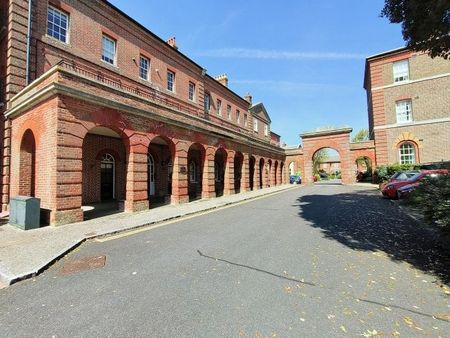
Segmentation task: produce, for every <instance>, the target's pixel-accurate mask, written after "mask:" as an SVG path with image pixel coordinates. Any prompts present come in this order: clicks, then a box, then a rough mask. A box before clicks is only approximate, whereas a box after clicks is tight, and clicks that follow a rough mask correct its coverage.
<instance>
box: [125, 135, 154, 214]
mask: <svg viewBox="0 0 450 338" xmlns="http://www.w3.org/2000/svg"><path fill="white" fill-rule="evenodd" d="M131 142H133V140H131V139H130V143H131ZM133 143H135V144H136V145H131V146H130V151H129V154H128V166H127V182H126V200H125V211H128V212H134V211H142V210H146V209H148V207H149V203H148V192H147V175H148V173H147V170H148V168H147V153H148V149H147V147H145V146H144V145H143V144H144V142H142V143H141V142H139V143H138V142H133Z"/></svg>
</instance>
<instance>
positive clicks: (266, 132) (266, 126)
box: [264, 124, 269, 136]
mask: <svg viewBox="0 0 450 338" xmlns="http://www.w3.org/2000/svg"><path fill="white" fill-rule="evenodd" d="M264 136H269V126H268V125H267V124H265V125H264Z"/></svg>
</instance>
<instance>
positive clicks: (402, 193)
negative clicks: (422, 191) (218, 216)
mask: <svg viewBox="0 0 450 338" xmlns="http://www.w3.org/2000/svg"><path fill="white" fill-rule="evenodd" d="M419 184H420V181H418V182H415V183H411V184H407V185H404V186H403V187H400V188H398V189H397V198H398V199H407V198H409V196H410V195H411V193H412V192H413V191H414V190H416V189H417V187H418V186H419Z"/></svg>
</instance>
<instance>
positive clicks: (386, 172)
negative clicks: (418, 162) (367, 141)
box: [375, 163, 415, 183]
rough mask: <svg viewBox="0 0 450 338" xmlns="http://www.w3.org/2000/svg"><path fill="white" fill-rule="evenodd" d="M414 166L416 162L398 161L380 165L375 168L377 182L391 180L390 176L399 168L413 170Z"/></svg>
mask: <svg viewBox="0 0 450 338" xmlns="http://www.w3.org/2000/svg"><path fill="white" fill-rule="evenodd" d="M414 168H415V165H414V164H398V163H394V164H388V165H381V166H378V167H377V168H376V170H375V183H381V182H384V181H387V180H389V178H390V177H391V176H392V175H394V174H395V172H397V171H399V170H411V169H414Z"/></svg>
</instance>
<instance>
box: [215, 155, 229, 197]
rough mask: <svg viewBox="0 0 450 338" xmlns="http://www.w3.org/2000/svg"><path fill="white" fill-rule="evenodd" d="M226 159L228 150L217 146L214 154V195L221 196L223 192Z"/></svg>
mask: <svg viewBox="0 0 450 338" xmlns="http://www.w3.org/2000/svg"><path fill="white" fill-rule="evenodd" d="M227 160H228V152H227V151H226V150H225V148H223V147H220V148H217V150H216V152H215V154H214V182H215V192H216V196H222V195H223V194H224V189H225V171H226V170H227Z"/></svg>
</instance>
